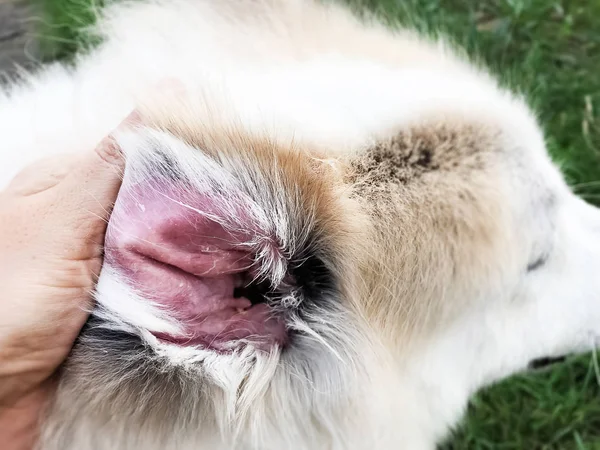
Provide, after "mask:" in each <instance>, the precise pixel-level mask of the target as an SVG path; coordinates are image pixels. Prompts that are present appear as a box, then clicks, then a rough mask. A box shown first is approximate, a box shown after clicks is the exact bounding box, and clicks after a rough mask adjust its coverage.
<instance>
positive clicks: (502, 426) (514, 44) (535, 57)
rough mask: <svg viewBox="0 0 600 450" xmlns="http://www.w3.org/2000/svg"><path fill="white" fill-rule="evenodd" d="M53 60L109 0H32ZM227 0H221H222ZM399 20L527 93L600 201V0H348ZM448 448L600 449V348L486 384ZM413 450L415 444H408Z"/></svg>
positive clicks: (575, 172)
mask: <svg viewBox="0 0 600 450" xmlns="http://www.w3.org/2000/svg"><path fill="white" fill-rule="evenodd" d="M31 1H34V2H37V3H38V6H39V8H40V9H41V11H42V13H43V14H42V18H43V20H42V21H40V29H39V34H40V36H41V37H42V39H41V44H42V51H43V54H44V56H45V58H46V59H47V60H52V59H67V60H68V59H70V58H71V57H72V55H73V54H74V53H75V52H76V51H78V50H81V49H83V48H86V47H88V46H89V45H91V44H92V43H91V42H90V41H89V40H88V39H87V38H86V37H85V33H83V31H82V30H84V29H85V28H86V27H87V26H89V25H90V24H92V23H93V21H94V17H95V14H96V12H97V11H98V10H100V9H101V8H102V6H104V4H105V3H106V1H107V0H31ZM215 1H218V0H215ZM345 1H346V3H349V4H350V5H351V6H352V7H354V8H356V9H358V10H365V9H366V10H369V11H371V12H373V13H375V14H376V15H378V16H379V17H381V18H383V19H384V20H385V21H386V22H387V23H389V24H390V25H391V26H400V25H410V26H413V27H417V28H418V29H420V30H423V31H425V32H428V33H433V34H445V35H448V36H450V37H451V38H452V39H453V40H454V41H455V42H456V43H457V44H459V45H461V46H463V47H464V48H466V49H467V51H468V52H469V53H470V54H471V55H472V56H473V57H474V58H477V59H478V60H480V61H482V62H483V63H485V64H487V65H488V66H490V67H492V68H493V70H494V71H495V72H496V73H498V74H499V75H500V76H501V78H502V80H503V81H504V82H505V83H507V84H508V85H510V86H511V87H513V88H514V89H517V90H519V91H520V92H522V93H524V94H526V96H527V97H528V98H529V99H530V102H531V104H532V106H533V107H534V109H535V110H536V111H537V113H538V115H539V118H540V122H541V123H542V125H543V126H544V128H545V130H546V136H547V144H548V148H549V150H550V153H551V154H552V156H553V158H554V160H555V161H556V162H557V163H558V164H559V165H560V166H561V168H562V169H563V172H564V174H565V175H566V177H567V179H568V181H569V183H570V184H571V186H572V187H573V189H574V190H575V191H576V192H577V193H579V194H580V195H581V196H583V197H584V198H586V199H587V200H588V201H590V202H592V203H596V204H600V119H599V118H598V115H597V113H596V111H597V110H598V109H600V0H479V1H475V0H345ZM443 448H444V449H445V450H451V449H452V450H459V449H481V450H484V449H493V450H517V449H519V450H521V449H523V450H536V449H543V450H553V449H560V450H571V449H572V450H583V449H587V450H596V449H598V450H600V370H599V368H598V364H597V360H596V359H595V358H594V357H593V355H585V356H580V357H577V358H572V359H571V360H569V361H567V362H566V363H563V364H560V365H558V366H555V367H553V368H552V369H551V370H548V371H545V372H541V373H531V374H526V375H520V376H516V377H513V378H511V379H509V380H507V381H504V382H502V383H499V384H497V385H495V386H493V387H490V388H488V389H486V390H485V391H483V392H481V393H480V394H479V395H478V396H477V397H476V398H474V399H473V400H472V401H471V403H470V405H469V411H468V414H467V417H466V418H465V420H464V421H463V423H462V424H461V425H460V426H459V427H458V428H457V429H456V430H455V432H454V433H453V436H452V437H451V438H450V439H449V441H448V442H447V443H446V444H445V445H444V446H443ZM408 450H410V449H408Z"/></svg>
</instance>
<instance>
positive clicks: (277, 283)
mask: <svg viewBox="0 0 600 450" xmlns="http://www.w3.org/2000/svg"><path fill="white" fill-rule="evenodd" d="M96 31H97V32H98V33H99V34H100V35H101V36H103V37H104V39H105V42H104V43H103V44H102V45H101V46H100V47H99V48H98V49H97V50H94V51H92V52H91V53H90V54H89V55H86V56H82V57H81V58H80V60H79V61H78V62H77V65H76V68H75V69H73V70H71V69H67V68H65V67H63V66H61V65H54V66H51V67H48V68H47V69H45V70H43V71H41V72H40V73H38V74H37V75H35V76H32V77H30V78H27V79H25V80H24V81H23V82H21V83H20V84H19V83H17V84H15V85H14V86H12V87H11V88H10V90H9V91H8V92H6V93H5V94H4V98H2V103H0V123H3V124H6V125H7V126H6V127H5V129H4V130H3V143H4V146H5V147H3V148H5V149H6V150H4V151H3V153H2V157H3V160H4V164H2V165H1V167H2V168H1V169H0V170H1V173H0V181H2V183H4V184H5V183H7V182H8V180H10V178H11V177H12V176H13V175H14V174H15V173H16V172H17V171H18V170H19V169H20V168H21V167H23V165H25V164H27V163H29V162H31V161H34V160H36V159H38V158H40V157H42V156H45V155H47V154H52V153H59V152H65V151H82V150H84V149H87V148H91V147H92V146H93V145H94V144H95V143H96V142H97V141H99V140H100V138H102V137H103V136H104V135H105V134H106V133H108V132H109V131H110V130H111V129H113V127H114V126H115V125H116V124H117V123H118V122H119V119H120V118H122V117H123V116H125V115H126V114H127V113H128V112H129V110H130V109H131V108H133V107H134V106H135V107H136V108H137V109H138V111H139V112H140V114H141V116H142V124H141V125H140V126H139V127H137V128H134V129H131V130H129V131H128V132H124V133H121V134H119V135H118V136H116V139H117V140H118V142H119V144H120V146H121V147H122V148H123V150H124V152H125V155H126V158H127V170H126V173H125V176H124V184H123V187H122V191H121V193H120V196H119V198H120V201H122V200H123V199H124V198H130V199H133V200H136V197H135V196H136V195H137V196H138V197H140V198H139V202H138V204H137V206H138V207H139V208H142V209H143V208H144V205H143V194H144V192H141V193H140V192H139V190H138V191H136V186H140V184H139V183H140V182H142V183H143V182H148V183H147V186H149V187H152V186H154V187H155V188H156V191H157V192H156V193H153V195H154V194H156V195H159V196H162V198H164V200H163V201H164V206H165V208H166V209H168V208H169V206H171V205H173V204H177V205H178V206H181V207H184V208H187V210H189V211H194V212H195V213H196V214H199V215H201V216H202V215H206V214H207V212H206V211H202V210H201V209H198V208H197V206H196V205H195V204H194V201H193V199H194V195H196V194H199V193H200V194H202V195H204V196H209V197H210V198H211V201H212V202H213V203H214V204H215V205H218V208H217V209H218V210H217V212H216V213H215V212H214V211H213V212H212V213H211V214H213V216H211V219H212V220H214V221H217V222H218V223H219V224H220V225H221V226H223V227H224V228H225V229H231V230H236V229H237V227H239V226H240V224H244V225H243V227H244V231H245V232H247V234H248V235H250V236H251V237H250V238H248V240H247V241H246V242H241V243H239V245H241V246H242V247H243V248H245V249H248V250H249V251H251V252H252V253H253V254H255V255H257V256H256V259H255V265H256V270H257V273H258V274H259V276H260V278H261V279H262V280H263V281H265V282H268V283H269V284H270V286H272V288H273V293H272V295H273V298H271V300H270V301H271V303H272V306H273V307H274V308H275V309H278V310H281V311H285V314H286V317H287V326H288V329H289V330H290V333H291V341H290V343H289V345H288V346H286V347H285V348H278V347H274V348H272V349H271V351H269V352H265V351H262V350H258V349H256V348H255V347H254V346H253V345H252V343H249V344H248V345H246V346H245V347H240V348H237V349H233V350H232V351H231V352H229V353H215V352H213V351H210V350H207V349H204V348H199V347H177V346H174V345H170V344H166V343H164V342H162V341H159V340H158V339H156V338H155V337H154V334H153V333H156V332H170V333H176V332H178V330H180V325H181V324H179V323H178V322H177V321H176V320H175V319H174V318H173V317H172V314H170V312H169V311H165V310H164V309H162V308H161V307H159V306H158V303H159V302H155V301H154V300H156V299H149V298H145V297H144V295H143V294H141V293H140V292H136V291H135V290H134V289H132V287H131V286H129V285H128V284H127V282H126V280H125V279H124V278H123V275H122V274H120V273H119V271H118V269H117V268H116V267H112V266H111V263H110V261H107V263H106V264H105V266H104V267H103V271H102V274H101V277H100V281H99V284H98V288H97V292H96V298H97V305H96V308H95V309H94V311H93V313H92V317H91V318H90V321H89V322H88V324H87V325H86V328H85V329H84V330H83V331H82V334H81V336H80V338H79V340H78V342H77V343H76V346H75V348H74V350H73V353H72V355H71V356H70V358H69V360H68V361H67V363H66V364H65V366H64V368H63V369H62V371H61V373H60V377H61V379H60V386H59V389H58V392H57V395H56V397H55V399H54V400H53V402H52V404H51V405H49V409H48V414H47V415H46V416H45V418H44V423H43V433H42V436H41V438H40V442H39V447H40V449H43V450H54V449H56V450H58V449H60V450H63V449H78V450H79V449H136V448H139V449H164V448H177V449H215V450H218V449H240V450H250V449H256V450H258V449H260V450H269V449H281V448H291V449H298V450H302V449H363V448H378V449H398V448H405V449H410V450H421V449H423V450H431V449H433V448H434V447H435V443H436V442H438V441H439V440H440V439H441V438H443V437H444V436H445V435H446V433H447V432H448V430H449V429H450V427H452V426H453V425H454V424H455V423H456V422H457V420H458V419H459V418H460V416H461V414H462V412H463V410H464V408H465V405H466V403H467V400H468V398H469V396H470V395H471V394H472V393H474V392H475V391H476V390H477V389H479V388H480V387H482V386H485V385H486V384H488V383H491V382H493V381H496V380H498V379H500V378H502V377H505V376H507V375H509V374H511V373H514V372H516V371H519V370H523V369H525V368H526V367H527V365H528V364H529V363H530V362H531V361H532V360H534V359H536V358H540V357H545V356H556V355H561V354H565V353H571V352H576V351H581V350H585V349H589V348H591V347H593V346H594V345H595V344H596V341H597V339H598V337H599V336H600V331H599V330H600V325H599V324H600V298H599V296H600V281H598V280H597V278H598V277H596V276H595V273H594V267H597V264H598V263H599V262H600V261H598V258H600V214H599V213H598V211H597V210H596V209H595V208H593V207H591V206H588V205H586V204H585V203H584V202H582V201H581V200H579V199H577V198H576V197H575V196H573V194H572V193H570V191H569V190H568V189H567V187H566V186H565V184H564V182H563V181H562V179H561V177H560V175H559V174H558V171H557V170H556V169H555V168H554V167H553V166H552V164H551V163H550V161H549V159H548V157H547V156H546V152H545V148H544V142H543V136H542V134H541V132H540V129H539V126H538V125H537V123H536V120H535V118H534V116H533V115H532V113H531V112H530V111H529V109H528V107H527V105H526V104H525V103H524V102H523V101H522V100H521V99H519V98H518V97H516V96H515V95H513V94H511V93H509V92H507V91H506V90H504V89H502V88H500V87H499V86H498V84H497V83H496V82H495V81H494V79H493V77H491V76H490V75H489V74H487V73H486V72H485V71H484V70H483V69H481V68H478V67H476V66H475V65H474V64H472V63H470V62H468V61H467V60H466V58H464V57H463V56H461V52H460V51H458V50H454V49H452V48H451V47H450V46H449V45H447V44H445V43H444V42H443V41H439V42H432V41H430V40H428V39H427V38H425V37H421V36H418V35H417V34H415V33H413V32H411V31H409V30H396V31H390V30H388V29H386V28H385V27H383V26H382V25H380V24H378V23H376V22H374V21H372V20H371V19H368V18H362V19H359V18H356V17H354V16H353V15H352V14H350V13H349V12H348V11H346V10H344V9H343V8H342V7H340V6H337V5H335V4H321V3H317V2H313V1H311V0H237V1H234V0H222V1H217V0H171V1H166V0H164V1H135V2H131V3H121V4H119V5H115V6H112V7H110V8H108V10H107V11H106V14H105V16H103V17H102V20H101V21H100V22H99V25H98V27H97V29H96ZM164 79H167V80H168V79H171V80H174V81H172V82H173V83H174V84H175V85H176V86H177V89H175V90H174V91H169V92H166V93H161V92H158V93H157V92H155V86H156V84H157V83H158V82H160V81H161V80H164ZM156 186H158V187H156ZM160 186H170V189H169V190H168V192H169V194H168V195H167V193H166V190H161V187H160ZM128 196H129V197H128ZM118 201H119V200H118ZM131 204H132V205H135V204H136V202H135V201H133V202H131ZM240 205H242V206H243V208H242V209H243V211H244V217H243V218H242V217H240ZM134 238H135V236H134ZM311 265H312V266H313V268H312V269H311V268H310V267H311ZM291 279H295V280H302V283H301V285H300V286H298V285H295V284H294V283H292V282H289V280H291Z"/></svg>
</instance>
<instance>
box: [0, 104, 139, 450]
mask: <svg viewBox="0 0 600 450" xmlns="http://www.w3.org/2000/svg"><path fill="white" fill-rule="evenodd" d="M135 121H137V116H136V115H135V114H132V115H130V116H129V117H128V118H127V119H125V121H124V122H123V123H122V124H121V125H120V126H121V127H124V126H128V125H129V124H131V123H132V122H135ZM123 166H124V163H123V160H122V158H121V154H120V150H119V149H118V147H117V145H116V143H115V141H114V140H113V139H112V138H111V137H110V136H109V137H107V138H105V139H104V140H103V141H102V142H101V143H100V144H99V145H98V146H97V148H96V149H95V151H91V150H90V151H89V152H87V153H83V154H77V155H63V156H60V157H56V156H54V157H52V158H49V159H46V160H43V161H40V162H38V163H36V164H33V165H32V166H30V167H28V168H26V169H25V170H24V171H22V172H21V173H20V174H19V175H17V177H16V178H15V179H14V180H13V181H12V182H11V184H10V185H9V186H8V187H7V188H6V189H5V190H4V191H3V192H0V286H2V291H1V292H0V438H2V437H8V436H7V435H13V436H12V437H13V439H16V440H19V442H20V443H19V444H14V445H13V446H12V447H10V444H9V448H28V447H30V444H27V443H25V444H23V439H24V438H25V440H27V438H28V439H29V442H30V443H31V442H32V440H31V437H30V436H23V434H28V433H27V430H29V429H30V428H31V427H32V426H33V425H34V424H35V422H36V421H37V417H38V414H39V410H40V409H41V408H42V406H43V404H44V401H45V399H46V397H47V394H48V392H49V387H50V384H51V383H50V381H49V380H50V379H51V377H52V375H53V373H54V372H55V371H56V369H57V368H58V367H59V366H60V364H61V363H62V362H63V361H64V360H65V358H66V357H67V355H68V354H69V352H70V350H71V347H72V346H73V343H74V341H75V339H76V337H77V335H78V333H79V331H80V330H81V327H82V326H83V324H84V323H85V321H86V319H87V317H88V312H89V311H90V309H91V306H92V300H91V292H92V290H93V288H94V285H95V282H96V279H97V277H98V274H99V272H100V268H101V265H102V245H103V241H104V233H105V230H106V223H107V221H108V217H109V214H110V209H111V208H112V205H113V203H114V201H115V199H116V196H117V193H118V190H119V187H120V183H121V176H122V171H123ZM32 421H33V422H32ZM17 435H18V436H17ZM10 439H11V438H10V437H9V441H10ZM15 442H16V441H15ZM5 444H6V441H4V443H3V448H6V447H4V445H5Z"/></svg>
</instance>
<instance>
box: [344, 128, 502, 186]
mask: <svg viewBox="0 0 600 450" xmlns="http://www.w3.org/2000/svg"><path fill="white" fill-rule="evenodd" d="M494 134H495V133H493V132H491V130H489V129H485V128H482V127H481V126H480V125H479V124H476V125H475V124H465V123H449V122H441V123H433V124H431V125H427V124H425V125H423V124H419V125H418V126H415V127H412V128H409V129H404V130H401V131H399V132H398V133H396V134H395V135H393V136H392V137H391V138H388V139H385V140H381V141H378V142H376V143H375V144H374V145H372V146H371V147H369V148H367V149H366V151H365V152H364V154H363V155H362V156H361V157H360V158H359V159H356V160H354V161H353V162H352V168H353V170H352V175H351V178H352V181H353V182H359V183H361V184H364V185H369V186H373V185H377V184H385V183H393V184H409V183H411V182H413V181H415V180H417V179H420V178H421V177H422V176H423V175H424V174H427V173H431V172H438V171H451V170H452V171H457V172H463V171H470V170H480V169H482V168H483V166H484V157H483V155H484V154H485V153H488V152H490V151H493V150H494V147H495V146H494V144H493V142H494V137H495V136H494Z"/></svg>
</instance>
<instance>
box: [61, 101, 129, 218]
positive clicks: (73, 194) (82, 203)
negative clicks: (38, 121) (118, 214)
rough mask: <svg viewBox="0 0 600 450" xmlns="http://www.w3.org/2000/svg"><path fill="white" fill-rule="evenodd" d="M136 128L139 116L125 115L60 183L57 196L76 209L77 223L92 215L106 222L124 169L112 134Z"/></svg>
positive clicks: (80, 159) (122, 159) (120, 154)
mask: <svg viewBox="0 0 600 450" xmlns="http://www.w3.org/2000/svg"><path fill="white" fill-rule="evenodd" d="M140 125H141V120H140V116H139V114H138V113H137V112H136V111H134V112H132V113H131V114H129V116H127V117H126V118H125V119H124V120H123V121H122V122H121V123H120V124H119V126H118V127H117V128H116V129H115V130H113V132H112V133H111V134H109V135H108V136H106V137H105V138H104V139H102V141H100V142H99V143H98V145H97V146H96V148H95V149H94V150H93V151H89V152H86V153H85V154H84V155H82V156H81V157H80V158H79V159H78V160H77V162H76V163H75V165H74V166H73V167H72V168H71V170H70V171H69V174H68V175H67V177H65V179H64V181H63V183H61V186H60V187H61V189H60V190H61V193H60V196H61V197H62V198H63V199H64V201H65V203H69V204H70V205H71V207H73V208H76V210H77V211H78V213H79V216H80V217H79V220H86V221H89V220H91V217H92V216H95V217H97V218H98V219H100V220H101V221H102V222H106V221H107V220H108V218H109V216H110V212H111V210H112V207H113V204H114V202H115V200H116V198H117V194H118V192H119V188H120V186H121V181H122V179H123V172H124V170H125V158H124V155H123V154H122V152H121V149H120V147H119V145H118V144H117V142H116V140H115V139H114V138H113V133H114V132H115V131H117V130H123V129H129V128H134V127H136V126H140Z"/></svg>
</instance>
